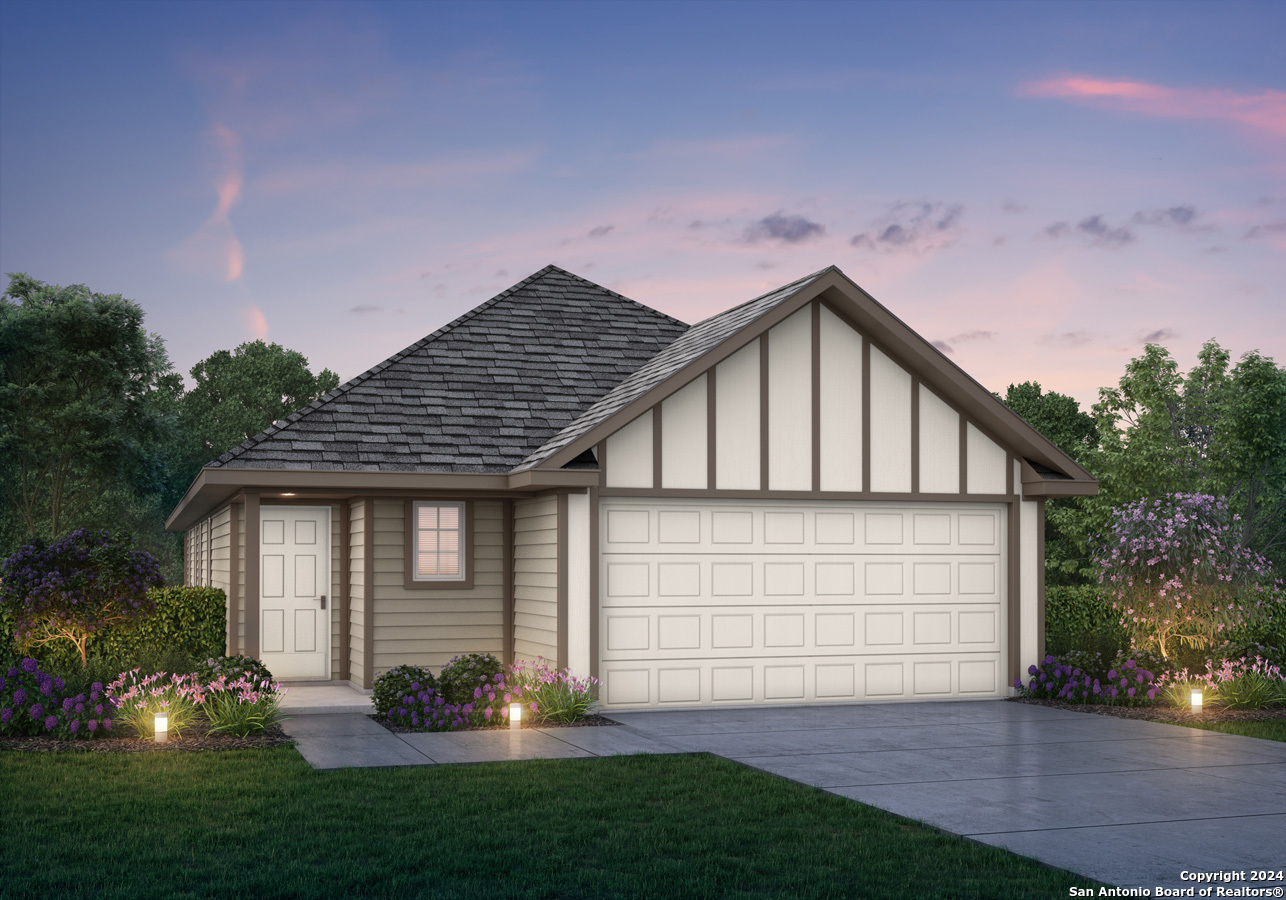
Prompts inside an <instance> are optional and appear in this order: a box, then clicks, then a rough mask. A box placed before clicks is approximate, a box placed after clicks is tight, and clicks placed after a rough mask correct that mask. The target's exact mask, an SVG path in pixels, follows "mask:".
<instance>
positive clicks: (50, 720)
mask: <svg viewBox="0 0 1286 900" xmlns="http://www.w3.org/2000/svg"><path fill="white" fill-rule="evenodd" d="M57 724H58V717H57V716H45V731H53V730H54V726H55V725H57Z"/></svg>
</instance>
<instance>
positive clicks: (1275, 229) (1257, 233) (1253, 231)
mask: <svg viewBox="0 0 1286 900" xmlns="http://www.w3.org/2000/svg"><path fill="white" fill-rule="evenodd" d="M1279 234H1286V221H1282V222H1269V223H1268V224H1266V225H1254V226H1252V227H1251V228H1249V229H1248V230H1247V231H1246V237H1247V238H1248V239H1250V240H1254V239H1255V238H1261V237H1276V236H1277V235H1279Z"/></svg>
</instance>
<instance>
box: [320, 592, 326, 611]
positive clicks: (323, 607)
mask: <svg viewBox="0 0 1286 900" xmlns="http://www.w3.org/2000/svg"><path fill="white" fill-rule="evenodd" d="M321 601H322V605H321V608H322V609H325V608H326V595H325V594H322V596H321Z"/></svg>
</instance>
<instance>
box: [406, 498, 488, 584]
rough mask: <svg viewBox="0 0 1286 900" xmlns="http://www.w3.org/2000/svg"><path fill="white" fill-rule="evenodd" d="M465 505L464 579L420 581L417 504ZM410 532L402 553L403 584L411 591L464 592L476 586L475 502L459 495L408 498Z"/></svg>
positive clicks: (407, 509)
mask: <svg viewBox="0 0 1286 900" xmlns="http://www.w3.org/2000/svg"><path fill="white" fill-rule="evenodd" d="M435 502H441V503H463V504H464V560H463V565H464V578H463V579H452V580H446V579H444V580H442V581H417V580H416V578H415V504H417V503H435ZM404 505H405V508H406V520H405V521H406V525H405V528H404V529H403V530H404V531H405V532H406V541H405V545H404V546H405V550H404V551H403V554H402V557H403V559H402V576H403V584H402V586H403V587H405V588H406V589H407V590H408V591H451V590H456V591H463V590H470V589H472V588H473V501H472V500H463V501H462V500H459V499H457V498H454V497H452V498H440V499H439V498H435V497H415V498H412V499H408V500H406V501H405V504H404Z"/></svg>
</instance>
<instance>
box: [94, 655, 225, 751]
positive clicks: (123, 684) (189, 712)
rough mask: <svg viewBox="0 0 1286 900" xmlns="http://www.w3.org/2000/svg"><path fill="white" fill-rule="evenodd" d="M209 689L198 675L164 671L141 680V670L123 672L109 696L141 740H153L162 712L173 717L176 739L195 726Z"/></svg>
mask: <svg viewBox="0 0 1286 900" xmlns="http://www.w3.org/2000/svg"><path fill="white" fill-rule="evenodd" d="M205 690H206V686H205V685H204V684H203V683H202V682H201V680H200V679H199V678H197V677H196V676H195V675H170V676H169V677H168V678H167V677H166V674H165V673H164V672H157V673H156V674H154V675H148V676H145V677H141V676H140V675H139V670H138V669H131V670H130V671H128V672H122V673H121V676H120V677H119V678H117V679H116V680H115V681H113V682H112V683H111V684H109V685H108V686H107V696H108V697H109V698H110V699H111V701H112V702H113V703H114V704H115V705H116V707H117V710H116V716H117V718H118V719H119V720H120V722H121V723H122V724H124V725H125V726H127V727H128V728H130V729H132V730H133V731H134V733H135V734H136V735H138V736H139V737H142V738H145V737H151V736H152V733H153V729H154V728H155V724H156V716H157V714H158V713H165V714H166V715H167V716H168V717H169V730H170V732H171V733H172V734H174V735H175V736H178V735H179V734H181V733H182V732H183V729H185V728H187V727H189V726H191V724H192V722H193V721H194V720H195V719H196V714H197V707H199V706H200V705H201V704H202V703H204V702H205Z"/></svg>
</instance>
